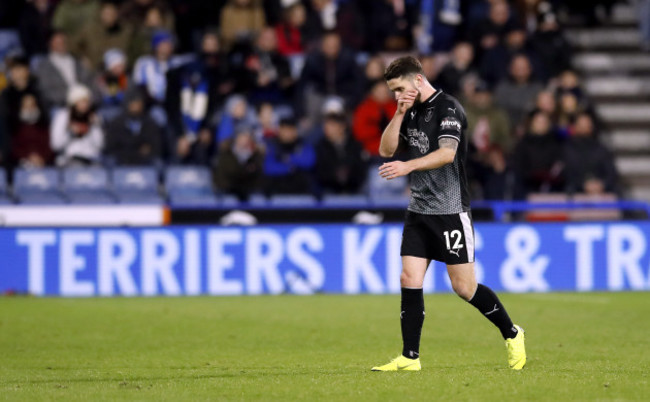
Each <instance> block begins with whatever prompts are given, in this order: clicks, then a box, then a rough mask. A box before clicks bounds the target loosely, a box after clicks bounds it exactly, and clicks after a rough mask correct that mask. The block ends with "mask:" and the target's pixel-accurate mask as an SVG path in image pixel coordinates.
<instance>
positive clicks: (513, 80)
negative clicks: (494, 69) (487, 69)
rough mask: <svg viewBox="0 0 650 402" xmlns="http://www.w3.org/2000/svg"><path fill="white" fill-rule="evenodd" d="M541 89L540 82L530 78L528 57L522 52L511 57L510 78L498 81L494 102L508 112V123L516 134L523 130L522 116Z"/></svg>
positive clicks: (530, 107) (530, 106)
mask: <svg viewBox="0 0 650 402" xmlns="http://www.w3.org/2000/svg"><path fill="white" fill-rule="evenodd" d="M542 89H543V87H542V84H540V83H539V82H537V81H535V80H533V78H532V68H531V66H530V61H529V60H528V57H526V56H525V55H523V54H519V55H517V56H515V57H513V59H512V61H511V62H510V79H508V80H506V81H502V82H501V83H499V85H498V86H497V87H496V90H495V93H494V97H495V100H496V103H497V104H498V105H499V106H501V107H502V108H504V109H505V110H506V112H508V117H509V119H510V123H511V124H512V125H513V127H514V128H515V132H516V133H517V134H520V133H521V132H523V129H522V124H523V122H524V117H525V116H526V113H527V112H528V111H529V110H531V109H532V108H533V105H534V102H535V99H536V98H537V94H538V93H539V92H540V91H541V90H542Z"/></svg>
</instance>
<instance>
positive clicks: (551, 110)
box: [533, 91, 557, 124]
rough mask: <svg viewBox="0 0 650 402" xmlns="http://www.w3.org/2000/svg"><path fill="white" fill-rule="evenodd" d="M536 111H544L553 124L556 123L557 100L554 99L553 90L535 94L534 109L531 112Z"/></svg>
mask: <svg viewBox="0 0 650 402" xmlns="http://www.w3.org/2000/svg"><path fill="white" fill-rule="evenodd" d="M536 111H542V112H544V113H546V114H547V115H548V116H549V117H550V118H551V121H552V122H553V124H555V123H557V102H556V101H555V96H554V95H553V92H551V91H542V92H540V93H538V94H537V100H536V101H535V109H534V110H533V112H536Z"/></svg>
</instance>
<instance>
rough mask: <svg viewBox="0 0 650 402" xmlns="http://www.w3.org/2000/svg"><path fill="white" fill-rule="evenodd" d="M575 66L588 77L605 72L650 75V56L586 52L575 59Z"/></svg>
mask: <svg viewBox="0 0 650 402" xmlns="http://www.w3.org/2000/svg"><path fill="white" fill-rule="evenodd" d="M573 66H574V67H575V68H577V69H578V70H581V71H583V72H584V73H585V74H587V75H590V74H598V73H603V72H610V73H617V74H625V73H630V72H647V73H650V54H644V53H640V52H639V53H620V54H619V53H607V52H584V53H579V54H577V55H575V56H574V57H573Z"/></svg>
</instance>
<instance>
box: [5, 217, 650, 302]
mask: <svg viewBox="0 0 650 402" xmlns="http://www.w3.org/2000/svg"><path fill="white" fill-rule="evenodd" d="M475 229H476V234H475V238H476V239H475V247H476V270H477V276H478V279H479V281H480V282H483V283H486V284H488V285H489V286H491V287H493V288H494V289H495V290H498V291H508V292H546V291H591V290H611V291H618V290H650V250H648V246H647V245H648V239H650V223H647V222H615V223H540V224H493V223H489V224H477V225H476V227H475ZM401 234H402V226H401V225H394V224H385V225H377V226H357V225H345V224H336V225H335V224H331V225H328V224H326V225H263V226H253V227H209V226H191V227H190V226H187V227H184V226H179V227H156V228H123V229H122V228H56V229H55V228H51V229H50V228H43V229H32V228H29V229H28V228H13V229H9V228H6V229H0V292H7V291H15V292H26V293H30V294H34V295H57V296H117V295H122V296H154V295H169V296H176V295H199V294H208V295H241V294H251V295H253V294H279V293H297V294H309V293H314V292H325V293H349V294H356V293H397V292H399V289H400V285H399V275H400V270H401V262H400V256H399V250H400V242H401ZM425 290H426V291H427V292H448V291H450V290H451V286H450V284H449V280H448V279H447V275H446V272H445V267H444V265H443V264H441V263H436V262H433V263H432V264H431V266H430V268H429V272H428V273H427V276H426V280H425Z"/></svg>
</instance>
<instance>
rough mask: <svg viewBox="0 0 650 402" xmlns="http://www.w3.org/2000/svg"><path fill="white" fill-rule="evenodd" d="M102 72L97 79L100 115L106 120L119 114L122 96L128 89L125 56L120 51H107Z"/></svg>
mask: <svg viewBox="0 0 650 402" xmlns="http://www.w3.org/2000/svg"><path fill="white" fill-rule="evenodd" d="M103 59H104V63H103V64H104V70H103V71H102V73H101V75H100V76H99V78H98V83H97V86H98V88H99V91H100V93H101V106H100V107H101V114H102V116H103V117H104V118H106V119H107V120H110V118H112V117H114V116H115V115H117V113H119V112H120V108H121V104H122V101H123V100H124V95H125V92H126V90H127V88H128V87H129V76H128V75H127V73H126V61H127V59H126V55H125V54H124V52H123V51H121V50H120V49H109V50H107V51H106V53H104V57H103Z"/></svg>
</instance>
